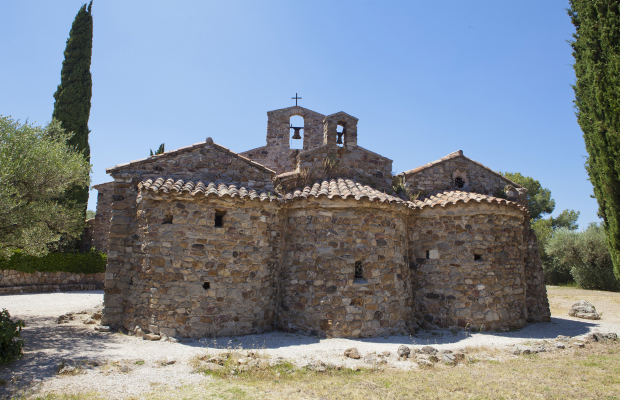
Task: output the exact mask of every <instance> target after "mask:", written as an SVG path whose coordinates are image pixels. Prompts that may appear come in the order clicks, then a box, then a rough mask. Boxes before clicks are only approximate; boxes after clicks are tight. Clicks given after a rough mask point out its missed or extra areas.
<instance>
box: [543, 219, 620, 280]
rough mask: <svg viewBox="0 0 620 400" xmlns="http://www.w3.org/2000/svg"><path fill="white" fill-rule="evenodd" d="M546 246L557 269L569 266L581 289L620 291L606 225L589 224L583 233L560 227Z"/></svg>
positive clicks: (564, 268) (565, 268)
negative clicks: (608, 245) (606, 235)
mask: <svg viewBox="0 0 620 400" xmlns="http://www.w3.org/2000/svg"><path fill="white" fill-rule="evenodd" d="M545 249H546V251H547V254H549V256H550V257H552V258H553V261H554V264H555V265H556V266H557V267H556V268H558V269H560V270H561V269H563V270H567V269H570V273H571V275H572V276H573V278H574V279H575V282H577V284H578V285H579V286H581V287H582V288H584V289H593V290H609V291H615V292H617V291H620V282H619V281H618V280H617V279H616V277H615V275H614V270H613V264H612V261H611V254H610V253H609V249H608V248H607V241H606V239H605V231H604V230H603V227H601V226H599V225H597V224H590V226H589V227H588V229H586V230H585V231H583V232H574V231H569V230H567V229H560V230H557V231H556V232H555V233H554V234H553V237H552V238H551V239H550V240H549V241H548V243H547V246H546V247H545Z"/></svg>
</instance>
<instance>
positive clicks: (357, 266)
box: [355, 261, 364, 280]
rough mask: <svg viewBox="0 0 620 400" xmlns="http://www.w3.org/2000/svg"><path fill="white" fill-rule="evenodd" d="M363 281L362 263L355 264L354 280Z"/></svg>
mask: <svg viewBox="0 0 620 400" xmlns="http://www.w3.org/2000/svg"><path fill="white" fill-rule="evenodd" d="M358 279H364V269H363V268H362V262H361V261H356V262H355V280H358Z"/></svg>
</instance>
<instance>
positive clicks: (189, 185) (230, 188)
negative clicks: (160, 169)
mask: <svg viewBox="0 0 620 400" xmlns="http://www.w3.org/2000/svg"><path fill="white" fill-rule="evenodd" d="M138 189H140V190H141V191H143V192H147V193H153V194H167V195H171V196H180V195H184V194H189V195H190V196H199V195H204V196H205V197H210V196H217V197H224V196H229V197H238V198H240V199H248V200H256V199H258V200H260V201H263V200H268V201H275V200H276V197H275V196H270V195H269V194H268V193H266V192H258V191H256V190H254V189H251V190H247V189H246V188H244V187H240V188H237V186H235V185H226V184H224V183H219V184H218V183H214V182H203V181H195V182H194V181H184V180H183V179H176V180H175V179H172V178H169V179H165V178H163V177H160V178H157V179H155V180H153V179H148V180H146V181H143V182H140V183H139V184H138Z"/></svg>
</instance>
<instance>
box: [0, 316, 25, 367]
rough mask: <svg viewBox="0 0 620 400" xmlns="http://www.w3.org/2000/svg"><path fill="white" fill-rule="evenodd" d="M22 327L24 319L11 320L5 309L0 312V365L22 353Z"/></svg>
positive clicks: (13, 359)
mask: <svg viewBox="0 0 620 400" xmlns="http://www.w3.org/2000/svg"><path fill="white" fill-rule="evenodd" d="M23 327H24V321H17V322H13V321H12V320H11V316H10V315H9V312H8V311H7V310H6V309H3V310H2V312H0V365H2V364H8V363H12V362H13V361H16V360H19V359H20V358H22V356H23V355H24V354H23V351H22V348H23V347H24V341H23V340H22V339H21V332H22V328H23Z"/></svg>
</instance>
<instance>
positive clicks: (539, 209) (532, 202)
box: [502, 172, 555, 221]
mask: <svg viewBox="0 0 620 400" xmlns="http://www.w3.org/2000/svg"><path fill="white" fill-rule="evenodd" d="M502 175H504V176H505V177H506V178H508V179H510V180H511V181H513V182H514V183H518V184H519V185H521V186H523V187H524V188H526V189H527V207H528V209H529V210H530V218H531V219H532V221H536V220H537V219H539V218H540V217H541V216H542V215H543V214H551V213H552V212H553V210H554V209H555V200H553V199H552V198H551V191H550V190H549V189H547V188H543V187H542V185H541V184H540V182H538V181H537V180H535V179H534V178H532V177H529V176H523V175H521V174H520V173H519V172H503V173H502Z"/></svg>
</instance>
